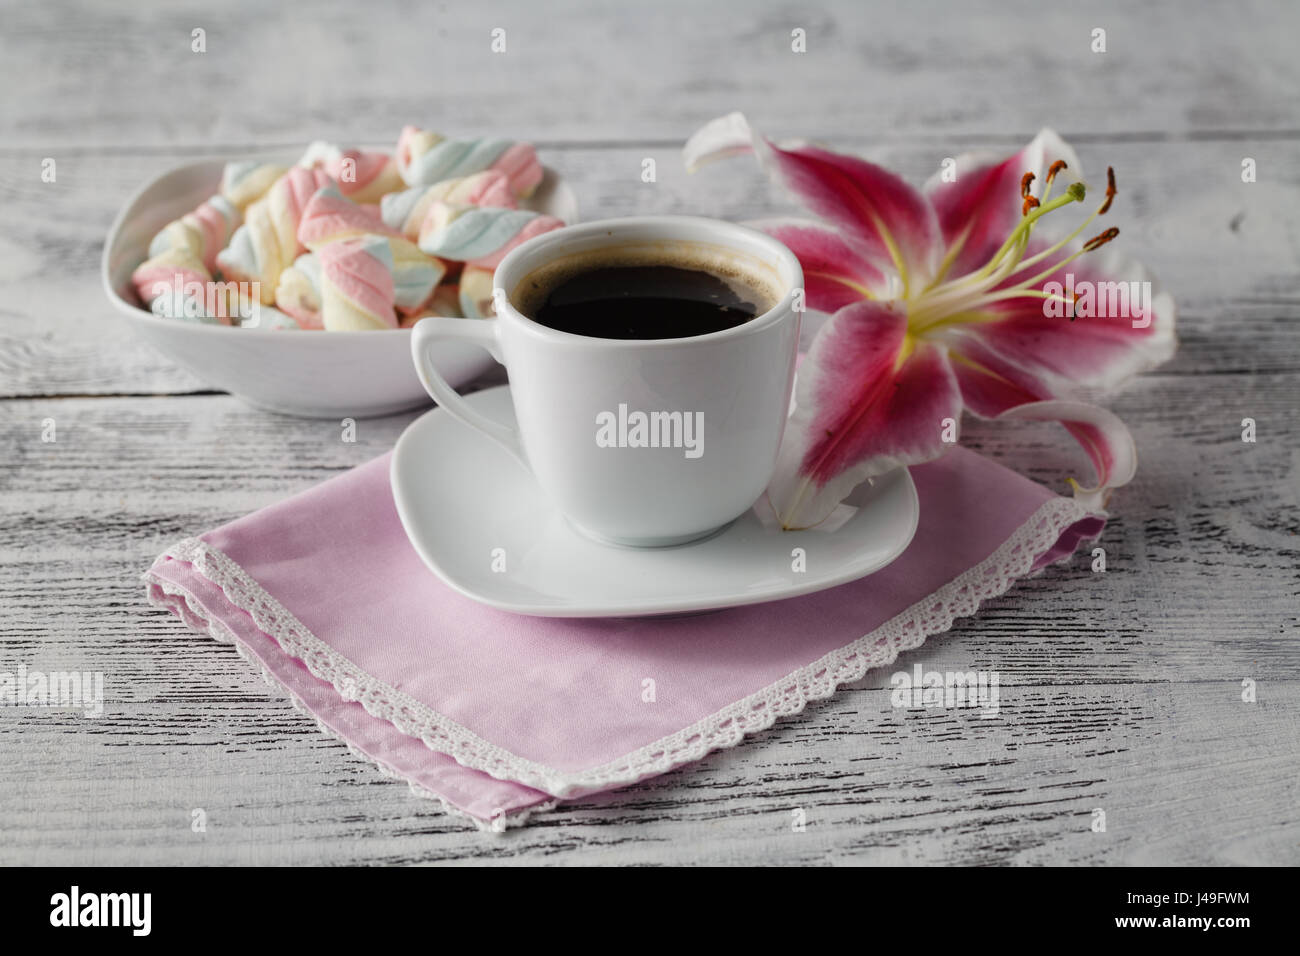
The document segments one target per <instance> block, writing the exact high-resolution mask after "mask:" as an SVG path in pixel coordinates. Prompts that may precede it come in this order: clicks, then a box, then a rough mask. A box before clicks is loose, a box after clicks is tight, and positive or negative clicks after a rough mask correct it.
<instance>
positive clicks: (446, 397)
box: [411, 216, 803, 547]
mask: <svg viewBox="0 0 1300 956" xmlns="http://www.w3.org/2000/svg"><path fill="white" fill-rule="evenodd" d="M610 247H625V248H628V249H649V250H654V249H661V250H664V252H665V256H666V258H669V259H676V258H679V257H680V255H681V253H682V251H683V250H686V254H687V255H688V256H689V257H691V258H692V259H694V258H695V257H696V256H697V255H698V256H702V257H706V258H707V257H708V256H713V255H718V256H721V257H723V261H726V262H730V263H733V264H736V265H739V266H740V267H741V270H742V272H743V271H745V270H750V271H749V272H748V274H750V275H758V274H760V273H759V272H758V271H757V270H766V271H765V272H762V273H761V274H762V275H764V276H765V277H770V279H771V282H770V283H769V284H770V285H771V287H772V288H773V289H774V290H775V294H774V296H773V298H774V299H776V298H777V297H778V296H779V301H777V302H776V304H775V305H774V306H773V307H772V308H771V309H769V310H768V311H767V312H765V313H763V314H762V315H759V316H756V317H755V318H753V319H751V320H749V321H747V322H745V323H743V324H741V325H738V326H735V327H733V328H729V329H724V330H722V331H719V332H711V333H709V334H706V335H696V336H691V337H687V338H673V339H634V340H627V339H605V338H594V337H591V336H586V335H575V334H572V333H569V332H562V331H558V330H556V329H552V328H548V327H547V326H544V325H541V324H540V323H538V322H534V321H533V320H532V319H530V318H528V317H527V316H525V315H524V314H522V313H521V312H520V311H519V309H518V307H517V294H518V290H519V287H520V283H521V282H522V281H523V280H524V279H525V278H526V277H528V276H529V275H531V274H533V273H534V272H536V271H537V270H538V269H540V268H541V267H543V266H546V265H550V264H553V263H555V261H556V260H558V259H561V258H565V257H573V256H582V255H584V254H590V253H593V252H595V251H596V250H604V249H608V248H610ZM493 285H494V299H495V302H496V312H497V317H496V319H495V320H483V319H454V318H443V317H432V318H426V319H423V320H421V321H420V322H419V323H418V324H417V325H416V326H415V332H414V335H413V336H412V338H411V353H412V356H413V358H414V361H415V367H416V370H417V372H418V373H419V375H420V380H421V381H422V382H423V383H424V387H425V388H426V389H428V391H429V394H430V395H432V396H433V397H434V398H435V399H436V400H437V402H438V404H439V405H440V406H441V407H442V409H443V410H445V411H446V412H448V413H450V414H451V415H453V416H455V417H456V418H458V419H460V420H461V421H463V422H465V423H466V424H468V425H471V426H473V427H474V428H477V429H478V430H479V431H481V432H483V433H484V434H486V435H488V436H489V437H491V438H492V439H494V440H495V441H497V442H498V443H500V444H501V445H503V446H504V447H505V448H506V449H508V450H509V451H510V452H511V454H513V455H514V456H515V457H516V458H517V459H518V460H519V461H520V462H522V463H523V464H524V466H525V467H526V468H528V469H529V471H531V472H532V474H533V476H534V477H535V478H536V480H537V483H538V485H539V486H540V487H541V489H542V491H543V492H544V493H545V494H546V495H547V497H548V498H549V499H550V500H551V501H552V502H553V503H554V504H555V506H556V507H557V508H558V509H559V511H560V512H561V513H563V514H564V515H565V517H567V518H568V520H569V522H570V523H571V524H572V525H574V526H575V527H576V528H577V529H578V530H579V531H581V532H583V533H584V534H586V535H588V536H589V537H591V538H594V539H596V540H598V541H601V542H604V543H608V544H617V545H624V546H631V547H658V546H666V545H673V544H681V543H684V542H687V541H692V540H694V539H697V538H702V537H705V536H707V535H710V534H712V533H713V532H715V531H717V530H719V529H721V528H723V527H725V526H726V525H728V524H729V523H730V522H732V521H733V520H734V519H735V518H737V517H739V516H740V515H742V514H744V513H745V511H747V510H748V509H749V508H750V507H751V506H752V505H753V503H754V502H755V501H756V500H757V499H758V497H759V496H760V495H761V494H762V493H763V490H764V489H765V488H766V487H767V484H768V482H769V480H770V479H771V477H772V471H773V468H774V467H775V464H776V455H777V449H778V447H779V446H780V443H781V434H782V431H783V429H784V426H785V420H786V415H787V412H788V409H789V405H790V390H791V385H792V383H793V380H794V365H795V357H796V353H797V350H798V343H799V321H800V311H798V310H797V307H796V306H797V300H796V293H797V291H798V290H800V289H801V288H802V286H803V272H802V270H801V269H800V267H799V260H798V259H796V258H795V256H794V254H793V253H792V252H791V251H790V250H789V249H787V248H786V247H785V246H784V245H782V244H781V243H780V242H778V241H777V240H775V239H773V238H771V237H770V236H766V235H764V234H763V233H760V232H757V231H755V230H753V229H749V228H746V227H744V226H738V225H735V224H733V223H728V222H721V221H717V220H711V219H701V218H696V217H687V216H643V217H632V218H627V219H610V220H605V221H602V222H591V223H584V224H582V225H578V226H569V227H567V228H564V229H559V230H557V231H554V232H550V233H546V234H544V235H541V236H537V237H536V238H534V239H531V240H529V241H528V242H525V243H523V244H522V245H520V246H519V247H518V248H516V249H514V250H513V251H511V252H510V253H509V254H508V255H507V256H506V257H505V259H503V260H502V262H501V264H500V265H499V266H498V267H497V269H496V274H495V276H494V279H493ZM444 341H458V342H471V343H475V344H478V345H481V346H482V347H483V348H485V349H487V350H488V352H490V353H491V354H492V356H493V358H495V359H496V360H497V361H498V362H501V363H502V364H503V365H505V367H506V369H507V371H508V373H509V376H510V390H511V397H512V399H513V401H514V407H515V415H516V419H517V422H518V426H517V428H513V427H508V426H506V425H503V424H501V423H500V422H498V421H494V420H492V419H489V418H487V417H486V416H484V415H482V414H481V413H479V412H478V411H476V410H475V409H474V408H473V407H472V406H470V405H469V404H467V403H466V402H465V400H464V399H463V398H461V397H460V396H459V395H458V394H457V393H456V392H455V390H454V389H453V388H452V387H451V386H450V385H448V383H447V382H446V381H445V380H444V379H443V378H442V376H441V375H439V373H438V371H437V369H436V367H435V366H434V364H433V362H432V361H431V360H430V347H431V346H432V345H433V344H434V343H436V342H444ZM637 412H640V413H642V415H643V416H645V417H644V418H641V419H638V418H637V417H636V415H635V413H637ZM673 413H680V416H681V417H680V418H674V417H673ZM688 416H689V417H688ZM646 422H648V423H649V426H648V429H647V428H641V427H640V424H641V423H646ZM611 439H612V440H611ZM647 439H648V441H649V442H652V443H653V444H651V446H650V447H646V446H644V445H642V444H640V442H639V440H640V441H647ZM655 445H657V446H658V447H655Z"/></svg>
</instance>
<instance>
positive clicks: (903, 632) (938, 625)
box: [144, 498, 1098, 830]
mask: <svg viewBox="0 0 1300 956" xmlns="http://www.w3.org/2000/svg"><path fill="white" fill-rule="evenodd" d="M1097 514H1098V512H1096V511H1093V510H1090V509H1088V508H1086V507H1085V506H1084V505H1082V504H1080V503H1079V502H1077V501H1075V500H1073V499H1070V498H1052V499H1050V500H1048V501H1046V502H1044V503H1043V505H1042V506H1041V507H1040V508H1039V509H1038V510H1037V511H1036V512H1035V513H1034V515H1033V516H1032V517H1031V518H1030V519H1029V520H1028V521H1027V522H1025V524H1023V525H1021V526H1020V527H1019V528H1018V529H1017V530H1016V532H1015V534H1013V535H1012V536H1011V537H1010V538H1009V539H1007V541H1005V542H1003V544H1002V545H1001V546H1000V547H999V548H998V549H997V550H996V551H994V552H993V554H991V555H990V556H989V557H987V558H986V559H984V560H983V561H981V562H980V563H979V564H977V565H975V566H974V567H973V568H970V569H968V570H967V571H965V572H963V573H962V574H961V575H959V576H958V577H956V578H954V579H953V580H952V581H950V582H948V583H947V584H946V585H944V586H943V587H941V588H939V589H938V590H937V591H935V592H934V593H933V594H931V595H930V596H928V597H926V598H925V599H923V600H921V601H919V602H917V603H916V604H914V605H912V606H911V607H909V608H908V609H907V610H905V611H903V612H902V613H900V614H898V615H896V616H895V617H893V618H891V619H890V620H888V621H886V622H885V623H884V624H882V625H880V626H879V627H877V628H876V629H875V630H874V631H872V632H870V633H869V634H866V635H864V636H862V637H860V638H858V639H857V640H855V641H853V642H852V643H850V644H847V645H845V646H844V647H841V648H838V649H837V650H834V651H831V652H830V653H828V654H826V655H824V656H823V657H821V658H820V659H819V660H816V661H813V662H812V663H811V664H807V665H805V666H804V667H801V668H799V669H798V670H796V671H794V672H793V673H791V674H788V675H787V676H786V677H784V678H782V679H781V680H779V681H777V682H776V683H773V684H770V685H768V686H767V687H765V688H763V689H762V690H760V691H758V692H757V693H754V694H751V695H750V696H748V697H746V698H744V699H742V700H739V701H736V702H735V703H733V704H730V705H728V706H727V707H724V708H723V709H722V710H719V711H718V712H717V713H714V714H711V715H710V716H708V717H705V718H704V719H703V720H700V721H698V722H696V723H695V724H693V725H691V726H689V727H686V728H684V729H682V730H679V731H677V732H676V733H674V734H671V735H669V736H667V737H664V738H662V739H660V740H657V741H655V742H654V743H652V744H650V745H648V746H645V747H642V748H640V749H639V750H634V751H633V752H631V753H629V754H627V755H626V756H623V757H621V758H619V759H617V760H614V761H611V762H609V763H606V764H603V765H601V766H599V767H593V768H590V769H587V770H579V771H573V772H565V771H561V770H556V769H554V768H551V767H547V766H544V765H542V764H539V763H537V762H535V761H532V760H528V759H526V758H524V757H520V756H518V755H516V754H513V753H511V752H510V751H508V750H505V749H504V748H502V747H499V746H497V745H495V744H492V743H490V742H488V741H486V740H484V739H483V738H482V737H479V736H478V735H477V734H475V733H474V732H473V731H471V730H469V729H468V728H467V727H463V726H461V725H460V724H458V723H456V722H455V721H454V720H451V719H450V718H449V717H446V716H445V715H443V714H440V713H438V712H437V711H436V710H433V709H432V708H430V707H428V706H427V705H425V704H422V703H420V702H419V701H417V700H415V699H413V698H412V697H410V696H409V695H407V694H404V693H402V692H401V691H399V690H397V689H396V688H394V687H390V686H389V685H388V684H386V683H384V682H383V681H380V680H378V679H376V678H375V677H373V676H371V675H370V674H368V673H366V672H365V671H363V670H361V669H360V668H359V667H357V666H356V665H355V664H353V663H352V662H351V661H349V660H348V659H347V658H345V657H344V656H343V655H341V654H339V653H338V652H337V651H335V650H334V649H333V648H331V647H330V646H329V645H328V644H326V643H325V642H324V641H322V640H321V639H320V638H318V637H316V635H314V634H313V633H311V631H309V630H308V629H307V628H306V627H305V626H304V625H303V624H302V622H301V621H299V620H298V619H297V618H296V617H295V616H294V615H293V614H291V613H290V612H289V611H288V610H287V609H286V608H285V607H284V606H283V605H281V604H280V602H279V601H277V600H276V599H275V598H273V597H272V596H271V595H270V594H267V593H266V591H265V590H263V588H262V587H261V585H259V584H258V583H257V582H256V581H254V580H253V579H252V578H251V577H250V576H249V575H248V574H247V572H245V571H244V569H243V568H241V567H240V566H239V565H238V564H236V563H235V562H234V561H232V560H231V559H230V558H229V557H227V556H226V555H225V554H224V553H222V552H221V551H219V550H217V549H216V548H213V547H212V546H210V545H208V544H207V543H206V542H203V541H201V540H199V539H198V538H189V539H186V540H185V541H182V542H180V543H179V544H177V545H176V546H175V547H173V548H171V549H170V550H168V552H167V554H166V556H167V557H170V558H173V559H175V560H177V561H183V562H186V563H189V564H191V565H193V566H194V569H195V570H196V571H197V572H198V573H199V574H201V575H202V576H203V577H205V578H206V579H207V580H209V581H211V582H212V583H213V584H215V585H216V586H217V587H219V588H221V590H222V591H223V592H225V595H226V598H227V599H228V600H229V601H230V602H231V604H233V605H234V606H235V607H238V608H239V609H241V610H243V611H246V612H247V613H248V614H249V615H250V616H251V617H252V619H253V621H254V623H256V624H257V626H258V628H260V629H261V630H262V631H263V632H264V633H266V634H267V635H268V636H270V637H271V638H273V639H274V640H275V642H276V643H277V644H279V645H280V647H281V649H282V650H284V652H285V653H286V654H288V655H290V656H291V657H294V658H296V659H298V660H301V661H302V662H303V664H305V665H306V667H307V669H308V670H309V671H310V672H311V673H312V674H313V675H314V676H315V677H317V678H318V679H320V680H323V681H326V682H328V683H329V684H331V685H332V686H333V687H334V689H335V691H337V692H338V694H339V696H340V697H342V698H343V699H344V700H348V701H356V702H359V703H360V704H361V705H362V706H363V707H364V708H365V709H366V712H367V713H369V714H370V715H372V716H374V717H378V718H380V719H382V720H386V721H388V722H389V723H391V724H392V725H393V726H394V727H396V728H397V729H398V730H399V731H401V732H402V733H404V734H406V735H408V736H411V737H416V738H418V739H420V740H422V741H423V742H424V743H425V745H426V746H428V747H429V749H430V750H433V751H436V752H438V753H443V754H448V755H449V756H451V757H452V758H453V759H455V760H456V761H457V762H458V763H460V764H462V765H463V766H466V767H470V768H472V769H474V770H480V771H482V772H483V773H486V774H488V775H490V776H492V777H495V778H497V779H500V780H510V781H515V782H517V783H521V784H524V785H525V786H528V787H532V788H533V789H536V790H541V791H543V792H545V793H548V794H550V795H552V796H554V797H560V798H564V797H573V796H577V795H580V794H582V793H586V792H592V791H597V790H606V789H609V788H611V787H614V786H618V785H621V784H627V783H634V782H636V781H637V780H641V779H644V778H645V777H649V776H654V775H656V774H661V773H664V772H666V771H668V770H671V769H673V768H674V767H678V766H680V765H681V764H684V763H690V762H692V761H695V760H699V759H700V758H701V757H703V756H705V755H706V754H708V753H710V752H711V751H713V750H718V749H721V748H723V747H733V746H735V745H736V744H737V743H739V742H740V741H741V740H743V739H744V738H745V737H746V736H748V735H750V734H754V733H758V732H759V731H761V730H766V729H767V728H768V727H771V726H772V724H773V723H775V722H776V720H777V718H779V717H785V716H789V715H791V714H797V713H799V712H800V711H802V710H803V709H804V707H806V706H807V705H808V703H809V702H810V701H814V700H821V699H823V698H826V697H830V696H831V695H832V694H834V693H835V691H836V689H837V688H838V687H839V686H840V685H842V684H847V683H851V682H853V681H856V680H859V679H861V678H862V677H863V676H864V675H865V674H866V673H867V671H869V670H871V669H873V668H876V667H881V666H884V665H886V664H889V663H890V662H892V661H893V660H894V659H895V658H896V657H898V655H899V654H900V653H903V652H904V651H909V650H913V649H915V648H917V647H920V646H921V644H923V643H924V642H925V639H926V638H927V637H928V636H930V635H932V634H940V633H942V632H944V631H947V630H948V629H949V628H951V627H952V624H953V621H954V620H955V619H956V618H959V617H966V616H969V615H971V614H973V613H974V612H975V611H976V610H977V609H978V608H979V606H980V604H981V603H983V602H984V601H986V600H988V599H989V598H992V597H996V596H998V595H1000V594H1002V593H1004V592H1005V591H1006V590H1007V589H1008V588H1009V587H1010V586H1011V584H1012V583H1013V582H1014V581H1015V580H1016V579H1017V578H1020V577H1024V576H1025V575H1027V574H1029V572H1030V571H1031V570H1032V569H1033V566H1034V562H1035V561H1036V560H1037V558H1038V556H1039V555H1041V554H1043V553H1044V552H1045V551H1047V550H1048V549H1049V548H1050V547H1051V546H1052V545H1053V544H1055V543H1056V542H1057V541H1058V540H1059V539H1060V537H1061V535H1062V533H1063V532H1064V531H1065V530H1066V529H1067V528H1069V527H1070V526H1071V525H1072V524H1074V523H1075V522H1078V521H1081V520H1083V519H1084V518H1087V517H1090V516H1093V515H1097ZM1071 553H1072V552H1071ZM1067 557H1069V555H1066V556H1063V558H1062V560H1064V559H1065V558H1067ZM144 580H145V581H146V582H147V583H148V584H149V586H150V588H149V600H150V602H151V603H152V604H154V605H156V606H158V607H162V608H165V609H167V610H172V611H175V612H176V613H178V614H179V615H180V617H181V618H182V620H183V621H184V622H185V623H186V624H187V625H188V626H189V627H190V628H191V629H193V630H195V631H197V632H199V633H205V634H208V635H209V636H211V637H212V638H214V639H216V640H218V641H222V642H224V643H233V644H234V645H235V647H236V648H237V649H238V650H239V651H240V653H241V655H243V656H244V657H245V658H248V659H251V655H249V654H247V653H246V652H245V651H244V648H243V647H242V646H241V645H240V643H239V642H238V640H236V639H235V635H234V634H233V633H232V632H231V631H230V629H229V628H227V627H226V626H225V625H224V624H223V623H222V622H220V621H217V620H210V619H208V618H207V617H206V616H205V615H204V614H203V613H202V609H201V607H200V606H199V605H198V602H196V601H195V600H194V599H193V597H192V596H191V595H189V594H187V593H185V591H184V590H183V589H181V588H178V587H176V586H174V585H172V584H170V583H169V582H166V581H163V580H162V579H160V578H159V577H158V576H157V575H155V574H154V573H153V572H152V571H150V572H146V573H145V575H144ZM258 667H259V669H261V670H262V675H263V677H264V678H266V680H267V681H268V683H272V684H273V685H274V686H280V687H282V688H283V685H282V684H280V683H279V681H277V680H275V678H274V676H273V675H270V674H268V673H267V672H266V671H265V669H264V668H261V665H260V663H259V664H258ZM285 689H287V688H285ZM289 694H290V698H291V700H292V701H293V703H294V705H295V706H296V707H298V708H299V709H300V710H304V711H306V708H305V707H304V706H303V704H302V701H301V700H299V699H298V698H297V696H296V695H294V694H293V693H292V692H291V691H290V692H289ZM307 712H308V713H310V712H309V711H307ZM317 725H318V726H319V727H320V728H321V730H322V731H324V732H325V733H327V734H329V735H331V736H334V737H338V734H336V733H334V732H333V731H332V730H330V728H328V727H326V726H325V725H324V724H323V723H321V722H320V721H319V720H317ZM339 739H342V738H339ZM344 743H347V742H346V741H344ZM349 749H350V750H352V751H353V753H356V754H358V755H359V756H361V757H363V758H365V759H367V760H369V761H370V762H371V763H373V764H375V765H376V766H378V767H379V768H380V769H381V770H382V771H384V772H385V773H387V774H389V775H392V776H398V777H401V776H402V775H401V774H400V773H399V772H397V771H395V770H394V769H393V768H391V767H388V766H385V765H384V764H382V763H381V762H379V761H376V760H375V759H374V758H373V757H370V756H369V755H367V754H364V753H361V752H359V751H357V750H356V748H353V747H352V746H351V745H349ZM403 779H405V778H403ZM408 783H410V785H411V789H412V790H413V791H414V792H416V793H418V794H419V795H421V796H429V797H434V798H436V799H438V800H439V801H440V802H441V803H442V806H443V808H444V809H446V810H448V811H449V812H452V813H455V814H457V815H460V816H468V814H463V813H461V812H460V811H458V810H456V809H455V808H454V807H452V806H451V805H450V804H448V803H447V801H446V800H444V799H443V798H441V797H439V796H438V795H437V794H434V793H431V792H430V791H428V790H427V789H425V788H423V787H420V786H419V785H417V784H415V783H414V782H411V781H409V780H408ZM554 806H555V801H548V802H546V803H543V804H540V805H538V806H535V807H530V808H528V810H525V811H519V812H516V813H513V814H509V815H506V816H498V817H495V818H494V819H493V820H492V821H488V822H484V821H482V820H479V819H478V818H476V817H470V819H472V820H474V822H475V823H476V824H477V825H479V826H480V827H481V828H484V829H491V830H502V829H505V827H507V826H516V825H519V824H521V823H523V822H524V820H525V819H526V817H527V815H528V814H529V813H533V812H538V811H542V810H547V809H550V808H552V807H554Z"/></svg>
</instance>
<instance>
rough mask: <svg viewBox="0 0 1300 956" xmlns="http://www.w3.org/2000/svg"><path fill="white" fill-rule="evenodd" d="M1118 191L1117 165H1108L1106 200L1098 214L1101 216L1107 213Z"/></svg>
mask: <svg viewBox="0 0 1300 956" xmlns="http://www.w3.org/2000/svg"><path fill="white" fill-rule="evenodd" d="M1117 192H1118V190H1117V189H1116V188H1115V167H1114V166H1107V167H1106V201H1105V202H1104V203H1102V204H1101V208H1100V209H1098V210H1097V215H1099V216H1104V215H1106V212H1107V210H1109V209H1110V204H1111V201H1112V200H1114V198H1115V194H1116V193H1117Z"/></svg>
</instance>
